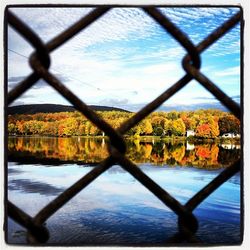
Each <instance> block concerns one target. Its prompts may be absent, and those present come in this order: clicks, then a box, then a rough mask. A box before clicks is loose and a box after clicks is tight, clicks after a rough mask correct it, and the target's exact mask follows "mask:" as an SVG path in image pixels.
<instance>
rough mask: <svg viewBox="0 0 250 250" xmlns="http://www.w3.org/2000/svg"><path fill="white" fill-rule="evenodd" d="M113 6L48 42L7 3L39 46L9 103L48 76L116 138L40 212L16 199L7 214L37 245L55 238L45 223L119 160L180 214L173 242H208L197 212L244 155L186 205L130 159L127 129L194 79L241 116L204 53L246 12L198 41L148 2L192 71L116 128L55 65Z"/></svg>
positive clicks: (17, 24)
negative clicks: (58, 53) (57, 54)
mask: <svg viewBox="0 0 250 250" xmlns="http://www.w3.org/2000/svg"><path fill="white" fill-rule="evenodd" d="M110 9H111V7H110V6H101V7H97V8H95V9H94V10H92V11H91V12H90V13H89V14H88V15H86V16H84V17H82V18H81V19H80V20H79V21H78V22H76V23H75V24H73V25H72V26H71V27H69V28H67V29H66V30H65V31H63V32H62V33H61V34H59V35H58V36H56V37H54V38H53V39H52V40H51V41H49V42H48V43H44V42H43V41H42V40H41V39H40V38H39V36H38V34H36V32H35V31H34V30H32V29H31V28H29V27H28V25H27V24H25V23H24V22H22V20H20V19H19V18H18V17H16V16H15V15H14V14H13V13H12V12H11V11H10V10H9V9H8V8H6V11H5V18H6V20H7V23H8V24H9V25H11V27H12V28H14V29H15V30H16V32H18V33H19V34H20V35H21V36H22V37H24V38H25V39H26V40H27V41H28V42H29V44H30V45H31V46H32V47H33V48H34V52H33V53H32V54H31V55H30V57H29V63H30V66H31V67H32V69H33V72H32V73H31V74H30V75H29V76H27V77H26V79H25V80H23V81H21V82H20V83H19V84H18V85H17V86H16V87H15V88H14V89H12V90H11V91H10V92H9V93H8V97H7V103H8V105H9V104H11V103H12V102H13V101H14V100H16V99H18V98H19V97H20V96H21V95H22V94H23V93H24V92H25V91H27V90H28V89H29V88H30V87H32V86H33V85H34V84H35V83H37V81H38V80H39V79H43V80H44V81H46V82H47V83H48V84H49V85H50V86H52V87H53V88H54V89H55V90H57V91H58V93H60V94H61V95H62V96H63V97H65V98H66V99H67V100H68V101H69V102H70V103H71V104H72V105H73V106H74V107H75V108H76V109H77V110H78V111H80V112H81V113H82V114H83V115H84V116H85V117H87V118H88V119H89V120H90V121H91V122H92V123H94V124H95V125H96V126H97V127H98V128H99V129H100V130H102V131H104V132H105V134H106V135H108V137H109V139H110V143H109V156H108V157H107V158H106V159H105V160H103V161H102V162H100V163H99V164H98V165H97V166H96V167H94V168H93V169H92V170H91V171H90V172H89V173H88V174H86V175H84V176H83V177H82V178H81V179H80V180H78V181H77V182H75V183H74V184H73V185H72V186H70V187H69V188H67V189H66V190H65V191H64V192H62V193H61V194H60V195H59V196H57V197H56V198H55V199H54V200H53V201H51V202H50V203H49V204H48V205H46V206H45V207H43V208H42V209H41V210H40V211H39V212H38V213H37V214H36V215H35V216H34V217H31V216H30V215H28V214H26V213H25V212H24V211H22V210H21V209H20V208H18V207H17V206H15V204H13V203H12V202H10V201H7V202H6V214H7V215H8V216H9V217H10V218H12V219H13V220H14V221H16V222H17V223H19V224H20V225H21V226H23V227H24V228H26V229H27V231H28V233H27V242H29V243H34V244H42V243H46V242H47V241H48V239H49V237H50V235H49V231H48V229H47V228H46V226H45V222H46V220H47V219H48V218H49V217H50V216H52V215H53V214H54V213H56V212H57V211H58V209H60V208H61V207H62V206H64V205H65V204H66V203H67V202H68V201H70V200H71V199H72V198H73V197H74V196H75V195H76V194H77V193H78V192H80V191H81V190H83V189H84V188H85V187H86V186H87V185H88V184H90V183H91V182H93V181H94V180H95V179H96V178H97V177H98V176H100V175H101V174H102V173H104V172H105V171H106V170H107V169H109V168H110V167H112V166H113V165H114V164H119V165H120V166H121V167H122V168H123V169H125V170H126V171H127V172H129V173H130V174H131V175H132V176H133V177H134V178H135V179H137V180H138V181H139V182H140V183H141V184H142V185H143V186H145V187H146V188H147V189H148V190H149V191H150V192H152V193H153V194H154V195H155V196H156V197H157V198H158V199H159V200H161V201H162V202H163V203H164V204H165V205H166V206H167V207H169V208H170V209H171V210H172V211H173V212H174V213H175V214H176V215H177V216H178V228H179V230H178V233H176V234H174V235H173V236H172V237H171V238H169V239H168V243H173V244H177V243H182V242H184V243H190V244H199V243H202V239H199V238H198V237H197V236H196V232H197V230H198V228H199V224H198V220H197V218H196V217H195V216H194V214H193V211H194V209H195V208H196V207H197V206H198V205H199V204H200V203H202V202H203V201H204V200H205V199H206V198H207V197H208V196H209V195H210V194H211V193H213V192H214V191H215V190H216V189H217V188H218V187H220V186H221V185H222V184H223V183H224V182H226V181H227V180H228V179H229V178H231V177H232V176H233V175H234V174H236V173H237V172H238V171H240V168H241V160H238V161H237V162H235V163H234V164H232V165H231V166H230V167H228V168H226V169H225V170H224V171H222V172H221V173H220V174H219V175H218V176H217V177H216V178H215V179H213V180H212V181H211V182H210V183H209V184H208V185H207V186H205V187H204V188H203V189H201V190H200V191H199V192H198V193H196V194H195V195H194V196H193V197H192V198H190V199H189V201H188V202H187V203H186V204H185V205H182V204H181V203H179V202H178V201H177V200H176V199H175V198H174V197H173V196H171V195H170V194H169V193H168V192H167V191H166V190H164V189H163V188H161V187H160V186H159V185H158V184H157V183H156V182H154V181H153V180H152V179H151V178H149V177H148V176H147V175H146V174H145V173H144V172H142V171H141V170H140V168H139V167H138V166H136V165H135V164H134V163H133V162H132V161H131V160H130V159H128V158H127V157H125V152H126V145H125V141H124V139H123V134H124V133H125V132H126V131H128V130H129V129H131V128H132V127H133V126H135V125H136V124H137V123H138V122H140V121H141V120H142V119H144V118H145V117H146V116H148V115H149V114H150V113H151V112H152V111H154V110H155V109H156V108H158V107H159V106H160V105H161V104H163V102H165V101H166V100H168V99H169V98H170V97H171V96H173V95H174V94H175V93H177V92H178V91H179V90H180V89H182V88H183V87H184V86H185V85H187V84H188V83H189V82H190V81H191V80H193V79H195V80H197V81H198V82H199V83H200V84H201V85H202V86H204V87H205V88H206V89H207V90H208V91H209V92H210V93H212V94H213V95H214V96H215V97H216V98H217V99H218V100H219V101H220V102H221V103H222V104H223V105H224V106H226V107H227V108H228V109H229V110H230V111H231V112H232V113H233V114H234V115H235V116H236V117H237V118H239V119H240V118H241V109H240V106H239V105H238V104H237V103H235V102H234V101H233V100H232V99H231V98H230V97H228V96H227V95H226V94H225V93H224V92H223V91H222V90H220V88H219V87H218V86H217V85H216V84H214V83H213V82H212V81H211V80H209V78H208V77H207V76H205V75H204V74H202V72H201V71H200V67H201V57H200V54H201V53H202V52H203V51H204V50H206V49H207V48H208V47H209V46H210V45H212V44H213V43H215V42H216V41H217V40H218V39H219V38H221V37H222V36H223V35H224V34H226V33H227V32H228V31H229V30H230V29H231V28H233V27H234V26H235V25H236V24H237V23H239V22H241V20H242V12H241V10H240V11H239V12H238V13H236V14H235V15H234V16H232V17H231V18H230V19H229V20H227V21H226V22H225V23H223V24H222V25H221V26H220V27H218V28H217V29H215V30H214V31H213V32H212V33H211V34H210V35H208V36H207V37H206V38H205V39H204V40H203V41H202V42H200V43H199V44H198V45H197V46H195V45H194V44H193V43H192V41H191V40H190V39H189V38H188V36H187V35H186V34H185V33H184V32H183V31H182V30H181V29H179V28H178V27H176V26H175V25H174V24H173V23H172V22H171V20H170V19H169V18H168V17H167V16H165V15H163V14H162V13H161V12H160V11H159V10H158V9H157V8H155V7H153V6H146V7H142V8H141V9H142V10H143V11H144V12H145V13H146V14H147V15H149V16H150V17H151V18H152V19H153V20H155V21H156V22H157V23H158V24H159V25H160V26H161V27H162V28H163V29H164V30H165V31H166V32H167V33H169V34H170V35H171V36H172V37H173V38H174V39H175V40H176V41H178V42H179V44H180V45H181V46H182V47H184V48H185V50H186V51H187V54H186V56H185V57H184V58H183V60H182V67H183V68H184V70H185V71H186V74H185V76H184V77H182V78H181V79H180V80H178V81H177V82H176V83H175V84H173V85H172V86H171V87H170V88H168V89H167V90H166V91H164V92H163V93H162V94H161V95H160V96H158V97H157V98H156V99H154V100H153V101H152V102H150V103H149V104H147V105H146V106H145V107H143V108H142V109H141V110H140V111H138V112H137V113H135V114H134V115H133V116H132V117H131V118H130V119H128V120H126V121H125V122H124V123H123V124H122V125H121V126H120V127H119V128H117V129H113V128H112V127H111V126H110V125H109V124H108V123H106V122H105V121H104V120H103V119H101V118H100V117H99V115H98V114H97V113H95V112H94V111H93V110H92V109H91V108H89V107H88V105H87V104H85V103H84V102H83V101H82V100H80V99H79V98H78V97H77V95H75V94H74V93H73V92H71V91H70V90H69V89H68V88H67V87H66V86H65V85H64V84H63V83H62V82H60V81H59V80H58V79H57V78H56V76H55V75H53V74H52V73H51V72H50V70H49V68H50V62H51V60H50V53H51V52H52V51H53V50H55V49H57V48H58V47H60V46H61V45H63V44H64V43H65V42H67V41H68V40H69V39H70V38H72V37H73V36H75V35H76V34H78V33H79V32H80V31H82V30H83V29H85V28H86V27H88V26H89V25H90V24H92V23H93V22H95V21H96V20H98V19H99V18H100V17H101V16H103V15H104V14H105V13H107V12H108V11H109V10H110Z"/></svg>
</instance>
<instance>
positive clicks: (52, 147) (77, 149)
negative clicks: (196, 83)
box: [8, 137, 240, 169]
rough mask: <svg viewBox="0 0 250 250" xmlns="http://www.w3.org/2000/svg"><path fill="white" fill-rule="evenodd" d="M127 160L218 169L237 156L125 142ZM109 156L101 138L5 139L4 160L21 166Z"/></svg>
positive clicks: (205, 147) (234, 148) (215, 148)
mask: <svg viewBox="0 0 250 250" xmlns="http://www.w3.org/2000/svg"><path fill="white" fill-rule="evenodd" d="M126 143H127V157H128V158H130V159H131V160H132V161H133V162H135V163H138V164H139V163H152V164H155V165H158V166H160V165H169V166H175V165H179V166H194V167H197V168H213V169H216V168H221V167H226V166H228V165H230V164H232V163H233V162H234V161H235V160H237V159H239V157H240V146H239V145H231V144H230V145H229V146H227V147H226V146H225V145H226V144H219V143H215V142H213V143H202V144H191V143H189V142H187V141H179V142H174V141H167V142H166V141H162V140H158V141H155V140H154V141H149V142H145V141H140V140H127V141H126ZM108 155H109V153H108V150H107V142H106V140H105V139H104V138H80V137H74V138H54V137H53V138H52V137H9V138H8V160H9V161H15V162H22V163H29V162H30V163H34V162H37V163H46V164H53V165H56V164H61V163H79V164H91V163H92V164H96V163H98V162H100V161H101V160H103V159H105V158H106V157H107V156H108Z"/></svg>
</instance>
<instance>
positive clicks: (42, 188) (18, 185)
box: [8, 179, 64, 196]
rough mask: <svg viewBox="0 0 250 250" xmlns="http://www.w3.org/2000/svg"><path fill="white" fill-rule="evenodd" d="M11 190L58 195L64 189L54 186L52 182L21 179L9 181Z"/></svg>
mask: <svg viewBox="0 0 250 250" xmlns="http://www.w3.org/2000/svg"><path fill="white" fill-rule="evenodd" d="M8 188H9V190H18V191H22V192H24V193H39V194H41V195H52V196H54V195H58V194H59V193H61V192H63V191H64V190H63V189H61V188H57V187H54V186H52V185H50V184H46V183H42V182H39V181H31V180H28V179H19V180H12V181H9V187H8Z"/></svg>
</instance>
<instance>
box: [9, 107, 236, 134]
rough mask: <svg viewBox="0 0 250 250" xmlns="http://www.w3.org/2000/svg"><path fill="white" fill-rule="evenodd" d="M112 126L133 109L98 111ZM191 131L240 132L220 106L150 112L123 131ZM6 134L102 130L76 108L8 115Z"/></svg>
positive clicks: (92, 131)
mask: <svg viewBox="0 0 250 250" xmlns="http://www.w3.org/2000/svg"><path fill="white" fill-rule="evenodd" d="M97 114H98V115H99V116H100V117H101V118H102V119H104V120H105V121H106V122H108V123H109V124H110V125H111V126H112V127H113V128H118V127H119V126H120V125H121V124H122V123H123V122H125V121H126V120H127V119H129V118H131V117H132V116H133V115H134V113H129V112H121V111H98V112H97ZM188 130H190V131H193V132H194V135H195V137H198V138H215V137H218V136H221V135H223V134H225V133H237V134H239V133H240V121H239V119H237V118H236V117H235V116H234V115H232V114H231V113H229V112H223V111H220V110H213V109H208V110H196V111H170V112H164V111H162V112H153V113H151V114H150V115H149V116H148V117H146V118H145V119H144V120H142V121H141V122H140V123H138V124H137V125H136V126H135V127H133V128H131V129H130V130H129V131H128V132H127V133H126V135H129V136H135V137H138V136H143V135H146V136H147V135H154V136H185V135H186V133H187V131H188ZM8 134H9V135H41V136H59V137H63V136H98V135H103V132H102V131H101V130H100V129H99V128H97V127H96V126H95V125H94V124H92V123H91V122H90V121H89V120H88V119H87V118H86V117H85V116H83V115H82V114H81V113H80V112H59V113H37V114H21V115H20V114H19V115H8Z"/></svg>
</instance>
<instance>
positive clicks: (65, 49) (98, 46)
mask: <svg viewBox="0 0 250 250" xmlns="http://www.w3.org/2000/svg"><path fill="white" fill-rule="evenodd" d="M89 11H90V9H84V8H42V9H41V8H33V9H29V8H25V9H24V8H16V9H15V10H14V12H15V14H17V15H18V16H19V17H20V18H21V19H22V20H24V21H25V22H27V24H28V25H30V26H31V28H33V29H34V30H35V31H37V33H38V34H39V36H40V37H41V38H42V39H43V40H44V41H49V40H50V39H52V38H53V37H54V36H55V35H56V34H59V33H60V32H62V31H63V30H64V29H65V28H67V27H69V25H71V24H73V23H74V22H75V21H77V20H79V18H81V17H82V16H84V15H86V14H87V13H88V12H89ZM233 12H234V11H232V10H231V9H230V10H229V9H225V8H224V9H221V8H215V9H211V8H208V9H204V8H202V9H196V8H191V9H190V8H168V9H166V10H164V13H165V14H167V15H168V17H170V18H171V20H172V21H173V22H176V23H177V24H178V26H179V27H181V28H182V29H184V31H185V32H186V33H187V34H188V35H189V36H190V37H191V39H193V41H195V42H197V41H199V40H200V39H201V38H202V37H203V36H205V33H206V34H208V33H209V32H211V30H212V29H213V28H214V27H217V26H218V23H219V22H223V20H224V19H227V18H228V17H229V16H231V15H232V13H233ZM222 19H223V20H222ZM209 20H212V22H211V23H209ZM8 42H9V44H8V46H9V48H10V49H13V50H14V51H16V52H18V53H20V54H23V55H24V56H29V54H30V53H31V52H32V50H33V49H32V48H31V46H30V45H29V44H28V43H27V42H25V41H24V40H23V38H21V37H20V36H19V35H17V34H16V33H15V32H14V31H13V30H12V29H11V28H10V32H9V40H8ZM232 51H233V52H237V51H239V27H237V28H235V29H234V30H233V31H232V32H230V33H228V34H227V35H226V36H225V38H223V39H221V40H220V42H218V43H216V44H215V45H213V47H211V49H210V50H209V52H210V53H208V55H209V56H211V55H213V56H214V55H216V56H217V57H218V58H219V56H220V57H221V56H227V55H228V54H231V53H232ZM185 54H186V51H185V49H184V48H183V47H182V46H180V45H179V44H178V42H177V41H175V39H174V38H172V37H171V36H170V35H169V34H167V33H166V32H165V31H163V29H162V28H161V27H160V26H159V25H158V24H156V23H155V22H154V21H153V19H151V18H150V17H148V16H147V15H146V14H145V13H144V12H143V11H142V10H140V9H137V8H126V9H121V8H115V9H112V10H111V11H109V12H108V13H107V14H105V15H104V16H103V17H101V18H100V19H99V20H98V21H97V22H95V23H94V24H92V25H90V26H89V27H88V28H87V29H85V30H83V31H82V32H80V33H79V34H78V35H77V36H75V37H74V38H72V39H71V40H70V41H69V42H67V43H65V44H64V45H62V46H61V47H59V48H58V49H57V50H55V51H53V53H52V54H51V58H52V65H51V68H50V71H51V72H53V73H55V74H61V75H62V76H64V77H66V78H67V79H68V80H67V81H64V82H63V83H64V84H65V85H66V86H67V87H68V88H69V89H70V90H72V91H73V92H74V93H75V94H77V95H79V97H80V98H81V99H83V100H84V101H85V102H87V103H88V104H98V103H100V102H101V101H102V100H114V102H116V103H117V102H119V100H120V101H121V102H122V103H125V102H128V103H130V104H134V103H145V102H149V101H151V100H152V99H153V98H155V97H157V96H158V95H159V94H160V93H162V92H163V91H164V90H166V89H167V88H169V87H170V86H171V85H172V84H174V83H175V82H176V81H177V80H178V79H179V78H180V77H182V76H183V75H184V74H185V72H184V71H183V69H182V66H181V60H182V58H183V56H184V55H185ZM8 59H9V64H8V74H9V77H11V76H15V77H18V76H24V75H26V74H29V73H30V72H31V70H30V67H29V65H28V60H27V59H25V58H23V57H21V56H18V55H16V54H14V53H13V52H11V51H9V53H8ZM238 63H239V62H238ZM230 67H231V66H230ZM221 70H223V71H221ZM207 71H208V72H215V76H220V77H227V76H232V75H235V74H236V70H235V71H230V69H226V66H223V65H222V66H221V67H220V68H218V70H217V71H212V70H207ZM232 72H234V73H232ZM216 74H217V75H216ZM43 91H44V92H43ZM199 91H200V90H197V91H195V93H194V91H193V89H190V88H187V89H186V90H185V91H184V90H183V91H182V93H183V94H179V95H177V96H176V97H173V98H171V101H172V102H174V101H176V102H181V101H183V100H185V101H187V102H188V101H190V100H191V99H192V97H193V96H195V94H197V93H199ZM187 92H190V94H188V95H187ZM36 93H37V92H36ZM36 93H35V92H34V91H33V90H30V92H29V94H31V95H32V94H34V98H32V97H31V96H29V98H25V99H23V101H25V102H27V103H31V102H33V103H35V102H40V103H44V102H45V101H46V102H47V103H48V102H52V103H57V102H60V103H62V102H63V103H65V102H66V101H65V100H63V98H62V97H60V98H59V94H57V93H56V92H55V91H54V90H53V91H52V90H51V89H50V90H49V89H48V88H47V87H44V90H42V89H41V88H40V89H39V93H40V94H39V95H38V96H37V95H36V96H35V94H36ZM135 93H136V94H135ZM39 96H40V97H39ZM42 96H46V97H47V98H46V100H45V98H42Z"/></svg>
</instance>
